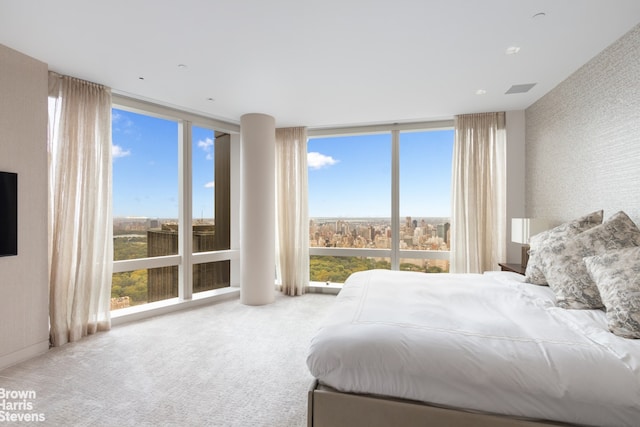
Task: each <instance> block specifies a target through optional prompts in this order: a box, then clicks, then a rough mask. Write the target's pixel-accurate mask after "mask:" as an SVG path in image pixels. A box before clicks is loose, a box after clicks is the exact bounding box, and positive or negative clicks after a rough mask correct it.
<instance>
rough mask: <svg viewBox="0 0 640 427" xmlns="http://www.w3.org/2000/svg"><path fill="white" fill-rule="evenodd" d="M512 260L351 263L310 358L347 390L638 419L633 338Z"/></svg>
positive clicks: (639, 378)
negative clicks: (450, 264)
mask: <svg viewBox="0 0 640 427" xmlns="http://www.w3.org/2000/svg"><path fill="white" fill-rule="evenodd" d="M523 280H524V278H523V276H520V275H517V274H515V273H509V272H491V273H485V274H484V275H480V274H477V275H472V274H466V275H455V274H424V273H411V272H392V271H387V270H373V271H365V272H360V273H356V274H353V275H352V276H351V277H350V278H349V279H348V280H347V282H346V283H345V285H344V288H343V289H342V290H341V292H340V294H339V295H338V297H337V299H336V303H335V305H334V307H333V309H332V310H331V312H330V313H329V314H328V315H327V316H326V318H325V321H324V323H323V326H322V327H321V328H320V330H319V331H318V333H317V335H316V336H315V337H314V338H313V339H312V341H311V345H310V350H309V355H308V358H307V365H308V367H309V369H310V371H311V374H312V375H313V376H314V377H316V378H317V379H318V380H320V382H321V383H322V384H325V385H328V386H331V387H334V388H336V389H337V390H340V391H344V392H354V393H372V394H378V395H386V396H396V397H401V398H405V399H413V400H419V401H424V402H431V403H434V404H440V405H447V406H453V407H458V408H466V409H471V410H479V411H487V412H493V413H501V414H508V415H514V416H524V417H532V418H542V419H551V420H557V421H565V422H570V423H578V424H585V425H598V426H608V425H611V426H614V425H616V426H618V425H628V426H638V425H640V340H629V339H624V338H620V337H617V336H615V335H613V334H612V333H610V332H608V330H607V327H606V319H605V313H604V312H603V311H601V310H564V309H561V308H557V307H555V306H554V296H553V293H552V291H551V290H550V289H549V288H548V287H544V286H536V285H531V284H527V283H524V281H523Z"/></svg>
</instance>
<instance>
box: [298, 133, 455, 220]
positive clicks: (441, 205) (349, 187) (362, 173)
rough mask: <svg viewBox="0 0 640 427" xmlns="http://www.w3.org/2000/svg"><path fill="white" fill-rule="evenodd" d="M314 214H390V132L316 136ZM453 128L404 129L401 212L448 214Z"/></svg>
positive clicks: (312, 162)
mask: <svg viewBox="0 0 640 427" xmlns="http://www.w3.org/2000/svg"><path fill="white" fill-rule="evenodd" d="M308 152H309V157H308V161H309V216H311V217H325V216H326V217H335V216H341V217H390V216H391V135H390V134H375V135H358V136H346V137H332V138H312V139H310V140H309V144H308ZM452 154H453V130H446V131H430V132H401V134H400V216H401V217H405V216H413V217H441V216H444V217H448V216H450V212H451V208H450V205H451V197H450V192H451V159H452Z"/></svg>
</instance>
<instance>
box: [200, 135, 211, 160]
mask: <svg viewBox="0 0 640 427" xmlns="http://www.w3.org/2000/svg"><path fill="white" fill-rule="evenodd" d="M198 147H200V148H202V151H204V152H205V153H207V160H213V153H212V151H213V139H212V138H206V139H204V140H200V141H198Z"/></svg>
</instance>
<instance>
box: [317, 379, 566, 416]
mask: <svg viewBox="0 0 640 427" xmlns="http://www.w3.org/2000/svg"><path fill="white" fill-rule="evenodd" d="M554 425H555V426H569V425H570V424H567V423H556V422H551V421H538V420H526V419H517V418H512V417H508V416H504V415H494V414H487V413H479V412H470V411H464V410H459V409H454V408H445V407H438V406H432V405H429V404H426V403H422V402H416V401H412V400H403V399H394V398H387V397H379V396H372V395H362V394H351V393H342V392H339V391H337V390H335V389H333V388H331V387H327V386H324V385H321V384H319V383H318V381H317V380H315V381H314V382H313V384H312V385H311V388H310V390H309V400H308V413H307V426H308V427H388V426H394V427H408V426H425V427H426V426H429V427H434V426H447V427H468V426H474V427H543V426H546V427H548V426H554Z"/></svg>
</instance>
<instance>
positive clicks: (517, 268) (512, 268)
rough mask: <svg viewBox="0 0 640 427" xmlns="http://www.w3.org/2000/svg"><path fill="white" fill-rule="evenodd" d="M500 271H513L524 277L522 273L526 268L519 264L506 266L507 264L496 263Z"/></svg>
mask: <svg viewBox="0 0 640 427" xmlns="http://www.w3.org/2000/svg"><path fill="white" fill-rule="evenodd" d="M498 265H499V266H500V268H501V269H502V271H513V272H514V273H518V274H522V275H523V276H524V272H525V271H526V269H527V267H523V266H522V265H520V264H507V263H503V262H501V263H498Z"/></svg>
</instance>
